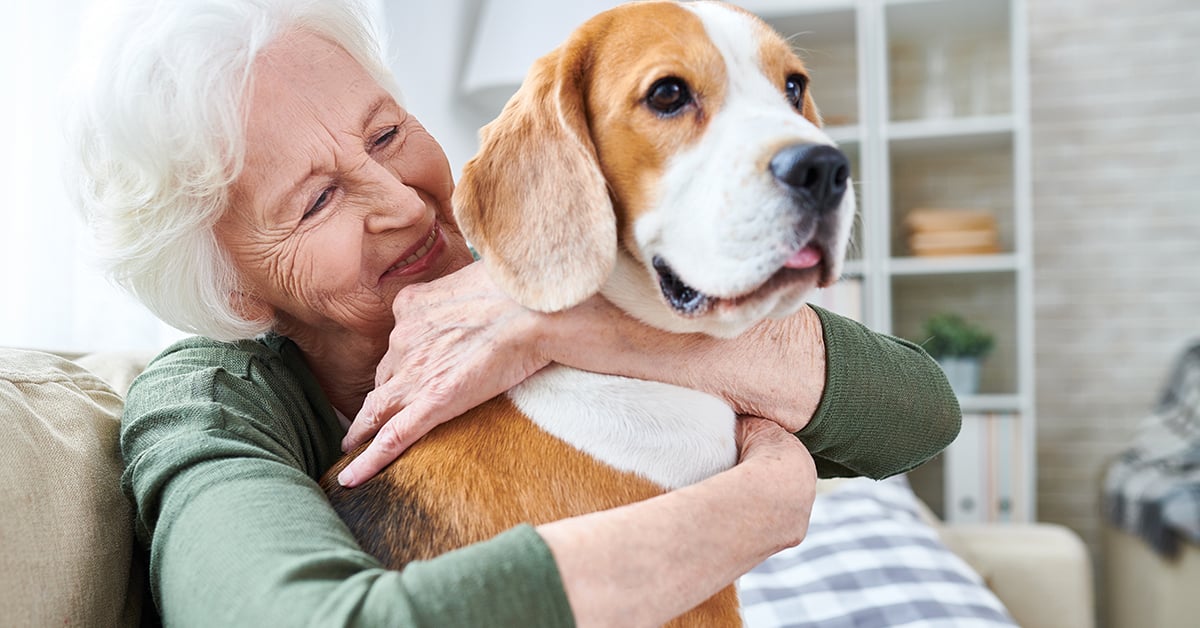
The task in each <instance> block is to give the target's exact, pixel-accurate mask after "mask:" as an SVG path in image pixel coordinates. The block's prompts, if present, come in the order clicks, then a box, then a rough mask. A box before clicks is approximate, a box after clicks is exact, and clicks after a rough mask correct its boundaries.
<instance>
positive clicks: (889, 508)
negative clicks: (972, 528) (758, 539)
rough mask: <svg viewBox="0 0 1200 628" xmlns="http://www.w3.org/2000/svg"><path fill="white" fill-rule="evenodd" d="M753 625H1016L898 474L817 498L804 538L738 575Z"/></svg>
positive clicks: (846, 486)
mask: <svg viewBox="0 0 1200 628" xmlns="http://www.w3.org/2000/svg"><path fill="white" fill-rule="evenodd" d="M738 590H739V593H740V595H741V600H742V614H743V617H744V618H745V620H746V625H747V626H749V627H751V628H776V627H778V628H783V627H788V628H799V627H807V626H812V627H814V628H815V627H820V628H841V627H846V628H850V627H854V628H871V627H876V626H878V627H884V626H886V627H889V628H890V627H894V626H954V627H956V628H957V627H980V628H992V627H995V626H1007V627H1011V626H1015V625H1016V624H1015V623H1013V620H1012V618H1011V617H1010V616H1009V615H1008V612H1007V611H1006V610H1005V609H1004V606H1003V605H1002V604H1001V603H1000V600H998V599H997V598H996V596H995V595H993V594H992V592H991V591H989V590H988V589H987V587H985V586H984V584H983V581H982V579H981V578H980V577H979V575H978V574H976V573H975V572H974V571H972V570H971V568H970V567H968V566H967V564H966V563H964V562H963V561H962V559H960V558H959V557H958V556H956V555H955V554H954V553H953V552H951V551H950V550H949V549H947V548H946V546H945V545H943V544H942V543H941V541H940V540H939V539H938V536H937V532H936V531H935V530H934V529H933V528H932V527H930V526H929V525H928V524H926V523H925V522H924V521H923V520H922V519H921V518H920V515H919V514H918V509H917V504H916V497H915V496H914V495H913V494H912V491H911V489H910V488H909V486H908V483H907V481H905V480H904V479H903V478H899V479H892V480H885V481H883V482H874V481H871V480H866V479H856V480H850V481H846V482H843V483H841V484H839V485H837V487H836V488H835V489H834V490H833V491H831V492H828V493H822V494H820V495H818V496H817V500H816V503H815V504H814V505H813V512H812V522H811V523H810V525H809V528H808V535H807V537H806V538H805V540H804V542H803V543H801V544H800V545H799V546H798V547H794V548H792V549H789V550H785V551H783V552H780V553H778V554H776V555H774V556H772V557H771V558H768V559H767V560H766V562H764V563H762V564H761V565H759V566H758V567H755V568H754V570H753V571H751V572H750V573H748V574H746V575H745V576H743V577H742V578H741V580H739V581H738Z"/></svg>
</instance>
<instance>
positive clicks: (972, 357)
mask: <svg viewBox="0 0 1200 628" xmlns="http://www.w3.org/2000/svg"><path fill="white" fill-rule="evenodd" d="M924 331H925V341H924V342H923V343H921V344H922V346H923V347H924V348H925V350H926V351H927V352H929V355H931V356H933V359H935V360H937V362H938V364H939V365H941V367H942V371H944V372H945V373H946V378H947V379H949V380H950V386H951V387H952V388H954V391H955V392H957V393H958V394H959V395H960V396H961V395H973V394H975V393H976V392H978V391H979V364H980V361H981V360H982V359H983V358H984V356H986V355H987V354H988V353H989V352H990V351H991V350H992V346H993V345H994V344H995V338H994V337H993V336H992V334H991V332H989V331H987V330H986V329H984V328H982V327H980V326H978V325H975V324H972V323H970V322H968V321H967V320H966V319H964V318H963V317H962V316H960V315H958V314H954V313H951V312H945V313H942V314H936V315H934V316H932V317H930V318H929V320H927V321H925V328H924Z"/></svg>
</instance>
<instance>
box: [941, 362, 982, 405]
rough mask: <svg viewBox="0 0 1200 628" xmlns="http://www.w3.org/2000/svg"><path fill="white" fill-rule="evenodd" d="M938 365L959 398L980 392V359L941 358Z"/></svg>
mask: <svg viewBox="0 0 1200 628" xmlns="http://www.w3.org/2000/svg"><path fill="white" fill-rule="evenodd" d="M938 364H939V365H940V366H941V367H942V372H943V373H945V374H946V379H948V380H950V387H951V388H953V389H954V392H955V393H957V394H958V396H959V397H964V396H966V395H974V394H975V393H977V392H979V358H969V357H957V356H956V357H941V358H938Z"/></svg>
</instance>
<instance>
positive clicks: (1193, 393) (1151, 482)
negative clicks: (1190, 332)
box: [1104, 340, 1200, 557]
mask: <svg viewBox="0 0 1200 628" xmlns="http://www.w3.org/2000/svg"><path fill="white" fill-rule="evenodd" d="M1104 512H1105V515H1106V516H1107V518H1108V520H1109V521H1111V522H1112V523H1113V525H1115V526H1117V527H1119V528H1121V529H1124V530H1126V531H1128V532H1130V533H1132V534H1136V535H1138V536H1139V537H1141V538H1143V539H1145V540H1146V542H1147V543H1149V544H1150V546H1151V547H1153V548H1154V549H1155V550H1156V551H1158V552H1159V553H1160V554H1162V555H1164V556H1168V557H1173V556H1176V555H1178V553H1179V549H1180V547H1181V543H1182V542H1191V543H1196V544H1200V340H1197V341H1195V342H1194V343H1192V344H1191V345H1190V346H1189V347H1188V348H1187V349H1186V350H1185V351H1184V352H1183V354H1182V355H1180V356H1179V359H1178V361H1177V362H1176V363H1175V366H1174V368H1173V369H1172V371H1171V375H1170V378H1169V379H1168V382H1167V386H1166V390H1165V391H1163V394H1162V397H1161V399H1160V401H1159V403H1158V406H1157V407H1156V408H1155V409H1154V412H1153V413H1152V414H1151V415H1150V416H1149V417H1148V418H1147V419H1146V420H1145V421H1144V422H1143V423H1142V425H1141V426H1140V427H1139V429H1138V432H1137V435H1136V437H1135V440H1134V443H1133V446H1132V447H1130V448H1129V449H1127V450H1125V451H1124V452H1123V453H1122V454H1121V455H1120V456H1119V457H1118V458H1117V459H1116V460H1115V461H1114V462H1113V463H1112V465H1111V466H1109V468H1108V472H1107V474H1106V476H1105V479H1104Z"/></svg>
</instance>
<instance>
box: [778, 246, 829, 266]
mask: <svg viewBox="0 0 1200 628" xmlns="http://www.w3.org/2000/svg"><path fill="white" fill-rule="evenodd" d="M820 263H821V251H820V250H819V249H817V247H815V246H813V245H811V244H810V245H808V246H806V247H804V248H802V249H800V250H799V251H796V252H795V253H792V256H791V257H789V258H788V260H787V261H786V262H784V263H783V266H784V267H785V268H812V267H813V266H816V265H817V264H820Z"/></svg>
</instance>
